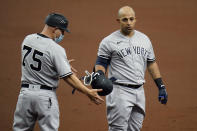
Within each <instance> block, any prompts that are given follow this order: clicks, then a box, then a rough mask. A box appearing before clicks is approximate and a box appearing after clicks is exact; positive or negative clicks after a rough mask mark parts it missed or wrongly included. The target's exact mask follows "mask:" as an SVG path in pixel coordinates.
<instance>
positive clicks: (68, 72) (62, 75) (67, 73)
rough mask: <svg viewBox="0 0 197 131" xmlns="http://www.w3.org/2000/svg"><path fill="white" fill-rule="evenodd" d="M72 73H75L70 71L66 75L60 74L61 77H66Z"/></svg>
mask: <svg viewBox="0 0 197 131" xmlns="http://www.w3.org/2000/svg"><path fill="white" fill-rule="evenodd" d="M72 74H73V73H72V72H68V73H66V74H64V75H61V76H59V78H63V77H66V76H69V75H72Z"/></svg>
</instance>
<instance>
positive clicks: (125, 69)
mask: <svg viewBox="0 0 197 131" xmlns="http://www.w3.org/2000/svg"><path fill="white" fill-rule="evenodd" d="M98 56H100V57H102V58H105V59H111V61H110V66H109V74H108V76H109V78H110V77H115V78H116V79H117V82H119V83H127V84H133V85H142V84H143V83H145V80H144V76H145V70H146V66H147V61H154V60H155V55H154V51H153V47H152V44H151V41H150V40H149V38H148V37H147V36H146V35H145V34H143V33H141V32H139V31H137V30H135V31H134V36H132V37H131V38H129V37H126V36H124V35H122V34H121V33H120V31H119V30H118V31H115V32H113V33H112V34H111V35H109V36H107V37H106V38H104V39H103V40H102V41H101V43H100V46H99V50H98Z"/></svg>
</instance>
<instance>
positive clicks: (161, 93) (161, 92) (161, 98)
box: [158, 87, 168, 104]
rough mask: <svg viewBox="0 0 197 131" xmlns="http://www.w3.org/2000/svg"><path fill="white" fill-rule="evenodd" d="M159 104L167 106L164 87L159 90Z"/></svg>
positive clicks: (166, 95)
mask: <svg viewBox="0 0 197 131" xmlns="http://www.w3.org/2000/svg"><path fill="white" fill-rule="evenodd" d="M158 99H159V102H161V104H167V101H168V94H167V91H166V88H165V87H162V88H160V89H159V96H158Z"/></svg>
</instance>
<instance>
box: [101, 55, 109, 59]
mask: <svg viewBox="0 0 197 131" xmlns="http://www.w3.org/2000/svg"><path fill="white" fill-rule="evenodd" d="M99 57H101V58H104V59H110V58H109V57H107V56H104V55H99Z"/></svg>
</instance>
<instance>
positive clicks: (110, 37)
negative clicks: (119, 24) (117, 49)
mask: <svg viewBox="0 0 197 131" xmlns="http://www.w3.org/2000/svg"><path fill="white" fill-rule="evenodd" d="M120 39H121V35H120V30H116V31H114V32H112V33H111V34H109V35H108V36H106V37H105V38H103V40H102V41H103V42H106V43H113V42H116V41H119V40H120Z"/></svg>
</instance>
